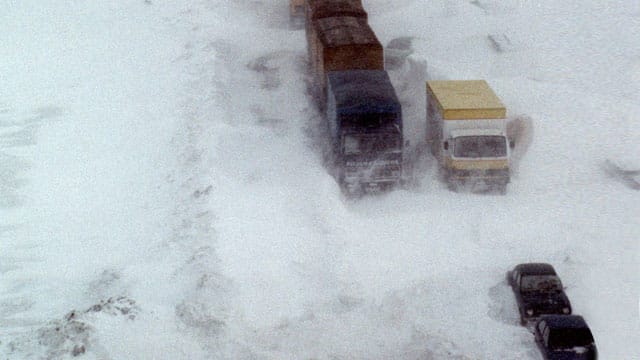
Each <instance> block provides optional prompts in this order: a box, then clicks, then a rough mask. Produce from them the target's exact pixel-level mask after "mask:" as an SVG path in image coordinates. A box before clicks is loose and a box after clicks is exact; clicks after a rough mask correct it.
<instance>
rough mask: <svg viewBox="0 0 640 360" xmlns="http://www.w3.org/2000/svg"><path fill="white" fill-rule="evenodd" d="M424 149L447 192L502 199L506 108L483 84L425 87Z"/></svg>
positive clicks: (462, 82) (505, 174)
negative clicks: (436, 166)
mask: <svg viewBox="0 0 640 360" xmlns="http://www.w3.org/2000/svg"><path fill="white" fill-rule="evenodd" d="M426 87H427V131H426V134H427V139H426V140H427V144H429V146H430V148H431V153H432V154H433V155H434V156H435V157H436V159H437V160H438V164H439V169H440V174H441V175H442V177H443V178H444V180H445V181H446V183H447V185H448V187H449V189H452V190H454V191H457V190H459V189H468V190H470V191H496V190H497V191H499V192H500V193H505V192H506V188H507V184H508V183H509V180H510V172H509V156H510V146H509V140H508V138H507V134H506V130H507V117H506V108H505V106H504V105H503V104H502V102H501V101H500V99H499V98H498V97H497V96H496V94H495V93H494V92H493V90H492V89H491V88H490V87H489V85H488V84H487V82H486V81H484V80H440V81H427V86H426Z"/></svg>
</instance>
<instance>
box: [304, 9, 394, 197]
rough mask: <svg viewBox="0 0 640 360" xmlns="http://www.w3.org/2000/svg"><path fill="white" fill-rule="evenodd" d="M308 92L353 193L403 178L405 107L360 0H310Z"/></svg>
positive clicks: (339, 172) (342, 179) (335, 164)
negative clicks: (403, 120) (385, 66)
mask: <svg viewBox="0 0 640 360" xmlns="http://www.w3.org/2000/svg"><path fill="white" fill-rule="evenodd" d="M305 31H306V37H307V50H308V55H309V68H310V73H311V84H310V85H311V86H310V93H311V94H312V96H313V97H314V99H315V100H316V103H317V105H318V108H319V109H320V110H321V111H322V112H324V114H325V119H326V123H327V127H328V130H329V134H330V139H329V141H328V143H329V146H330V147H331V151H330V152H331V156H330V164H329V166H330V167H331V168H332V169H333V170H334V174H335V177H336V179H337V181H338V183H339V184H340V186H341V188H342V189H343V191H344V192H345V193H347V194H348V195H356V194H362V193H371V192H377V191H380V190H383V189H389V188H392V187H394V186H396V185H398V184H399V182H400V179H401V175H402V151H403V141H402V138H403V137H402V111H401V107H400V102H399V101H398V98H397V96H396V92H395V90H394V88H393V86H392V85H391V81H390V80H389V76H388V74H387V73H386V71H384V54H383V48H382V44H381V43H380V41H379V40H378V38H377V37H376V35H375V33H374V32H373V30H372V29H371V27H370V26H369V24H368V22H367V13H366V11H365V10H364V8H363V7H362V2H361V1H360V0H307V1H306V3H305Z"/></svg>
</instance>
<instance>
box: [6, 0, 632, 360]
mask: <svg viewBox="0 0 640 360" xmlns="http://www.w3.org/2000/svg"><path fill="white" fill-rule="evenodd" d="M177 3H178V2H166V1H159V0H131V1H99V2H96V1H84V2H82V1H81V2H69V1H62V0H50V1H36V0H21V1H17V0H9V1H6V2H5V4H4V6H3V11H2V13H1V14H0V31H1V33H2V34H3V37H2V41H0V74H2V75H1V81H0V359H2V360H4V359H70V358H76V357H77V358H82V359H101V360H103V359H113V360H119V359H172V360H175V359H185V360H187V359H189V360H192V359H203V360H204V359H274V360H276V359H308V360H311V359H327V360H329V359H331V360H336V359H345V360H346V359H415V360H417V359H487V360H495V359H514V360H519V359H541V356H540V354H539V351H538V350H537V348H536V346H535V343H534V340H533V336H532V334H531V333H530V332H529V331H528V330H527V329H525V328H524V327H522V326H520V325H519V319H518V314H517V309H516V304H515V300H514V297H513V294H512V293H511V290H510V288H509V287H508V285H507V283H506V281H505V274H506V272H507V271H508V270H510V269H511V268H512V267H513V266H514V265H515V264H517V263H521V262H530V261H536V262H540V261H541V262H549V263H551V264H553V265H554V266H555V268H556V270H557V271H558V273H559V275H560V277H561V278H562V280H563V283H564V285H565V286H566V287H567V289H566V291H567V294H568V295H569V298H570V299H571V302H572V305H573V309H574V312H575V313H576V314H580V315H583V316H584V317H585V319H586V320H587V322H588V323H589V325H590V326H591V329H592V331H593V334H594V337H595V339H596V344H597V346H598V350H599V354H600V358H601V359H605V360H606V359H611V360H618V359H625V360H626V359H640V316H639V311H640V301H639V300H640V191H638V187H640V185H637V186H636V185H634V184H639V183H638V182H639V181H640V176H638V173H637V171H638V170H640V103H639V102H638V99H639V98H640V85H639V84H640V46H639V43H638V40H637V34H638V33H640V5H639V3H638V2H633V1H613V0H582V1H577V0H565V1H546V0H542V1H537V2H525V1H516V0H501V1H498V0H495V1H494V0H474V1H448V0H432V1H420V0H398V1H393V2H389V1H382V0H364V1H363V3H364V6H365V8H366V9H367V11H368V13H369V22H370V24H371V26H372V28H373V29H374V31H375V32H376V34H377V36H378V38H379V39H380V41H381V42H382V43H383V44H384V45H387V44H389V43H391V44H395V45H397V44H401V45H403V46H402V47H401V49H398V48H395V49H393V50H390V51H388V52H387V53H386V54H387V60H389V61H391V60H396V62H395V63H394V66H393V67H391V66H390V68H389V72H390V75H391V78H392V80H393V82H394V85H395V87H396V90H397V92H398V95H399V97H400V99H401V101H402V103H403V113H404V118H405V136H406V138H407V139H409V140H410V146H409V147H408V152H409V153H411V154H414V155H415V156H413V157H414V158H415V161H414V162H412V163H411V166H410V168H408V170H407V178H408V182H407V186H406V187H404V188H402V189H398V190H395V191H392V192H390V193H387V194H383V195H380V196H370V197H365V198H363V199H359V200H349V199H346V198H345V197H344V196H343V195H341V193H340V191H339V188H338V186H337V185H336V183H335V180H334V179H333V178H332V177H331V176H330V175H329V173H328V169H327V167H326V166H325V164H324V163H323V158H324V155H323V152H324V151H325V148H326V147H325V146H324V139H325V135H324V130H323V129H324V127H323V118H322V115H321V114H319V113H318V111H317V109H316V107H315V105H314V104H313V103H312V101H311V99H310V97H309V96H308V94H307V81H308V75H307V72H306V69H307V63H306V61H307V59H306V44H305V36H304V31H302V30H296V29H292V28H290V26H289V24H288V20H289V19H288V3H287V1H285V0H280V1H268V0H263V1H261V0H257V1H253V0H252V1H249V0H238V1H223V0H187V1H182V2H179V4H177ZM395 45H394V46H395ZM394 46H392V48H393V47H394ZM426 79H486V80H487V81H488V82H489V83H490V84H491V86H492V87H493V89H494V90H495V91H496V93H497V94H498V96H499V97H500V98H501V99H502V101H503V102H504V103H505V105H506V106H507V109H508V115H509V117H510V118H512V119H514V124H516V125H518V126H517V130H518V134H517V135H518V141H517V143H516V148H515V149H514V152H513V159H514V161H513V173H514V174H513V179H512V183H511V184H510V185H509V188H508V192H507V194H506V195H504V196H500V195H487V194H484V195H483V194H471V193H453V192H450V191H448V190H447V189H446V185H445V184H443V183H441V182H440V181H439V179H438V176H437V166H436V164H435V161H434V160H433V158H431V157H430V156H428V155H423V154H421V153H420V152H419V151H418V150H419V149H420V147H421V142H422V139H423V138H424V97H425V93H424V92H425V89H424V81H425V80H426Z"/></svg>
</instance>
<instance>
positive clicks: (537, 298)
mask: <svg viewBox="0 0 640 360" xmlns="http://www.w3.org/2000/svg"><path fill="white" fill-rule="evenodd" d="M507 279H508V281H509V284H510V285H511V288H512V289H513V292H514V293H515V296H516V301H517V303H518V311H519V312H520V322H521V323H522V324H523V325H525V324H527V323H528V322H529V321H532V320H535V319H536V318H538V317H539V316H540V315H545V314H563V315H570V314H571V303H570V302H569V298H568V297H567V295H566V294H565V293H564V288H563V287H562V282H561V281H560V278H559V277H558V275H557V274H556V271H555V270H554V268H553V266H551V265H549V264H545V263H528V264H520V265H517V266H516V267H515V268H514V269H513V270H512V271H509V272H508V273H507Z"/></svg>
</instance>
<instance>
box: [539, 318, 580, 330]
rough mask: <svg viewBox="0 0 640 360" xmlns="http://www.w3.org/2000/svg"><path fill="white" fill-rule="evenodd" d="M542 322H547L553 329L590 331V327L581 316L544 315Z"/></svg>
mask: <svg viewBox="0 0 640 360" xmlns="http://www.w3.org/2000/svg"><path fill="white" fill-rule="evenodd" d="M540 321H545V322H546V323H547V326H548V327H549V328H551V329H588V328H589V326H588V325H587V322H586V321H584V318H583V317H582V316H580V315H542V316H541V317H540Z"/></svg>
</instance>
